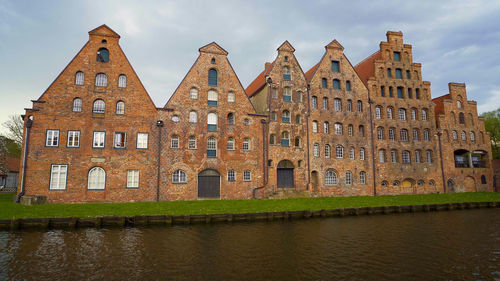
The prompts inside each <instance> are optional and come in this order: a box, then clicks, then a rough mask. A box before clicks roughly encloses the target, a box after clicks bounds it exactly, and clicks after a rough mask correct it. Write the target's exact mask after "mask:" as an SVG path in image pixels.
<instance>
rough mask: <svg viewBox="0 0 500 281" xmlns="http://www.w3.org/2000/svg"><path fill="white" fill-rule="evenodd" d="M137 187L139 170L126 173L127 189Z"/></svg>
mask: <svg viewBox="0 0 500 281" xmlns="http://www.w3.org/2000/svg"><path fill="white" fill-rule="evenodd" d="M138 187H139V170H128V171H127V188H138Z"/></svg>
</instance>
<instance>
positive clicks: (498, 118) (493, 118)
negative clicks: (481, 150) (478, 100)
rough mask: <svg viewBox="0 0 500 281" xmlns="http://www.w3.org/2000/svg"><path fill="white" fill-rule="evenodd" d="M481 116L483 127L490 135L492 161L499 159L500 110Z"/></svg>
mask: <svg viewBox="0 0 500 281" xmlns="http://www.w3.org/2000/svg"><path fill="white" fill-rule="evenodd" d="M481 116H482V117H484V126H485V128H486V131H488V132H489V133H490V139H491V150H492V151H493V159H499V158H500V108H498V109H497V110H493V111H489V112H485V113H483V114H482V115H481Z"/></svg>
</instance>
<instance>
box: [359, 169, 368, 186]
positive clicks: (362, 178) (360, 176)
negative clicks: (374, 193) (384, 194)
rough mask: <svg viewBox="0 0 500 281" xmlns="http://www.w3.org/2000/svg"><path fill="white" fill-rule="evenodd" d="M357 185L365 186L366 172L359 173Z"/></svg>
mask: <svg viewBox="0 0 500 281" xmlns="http://www.w3.org/2000/svg"><path fill="white" fill-rule="evenodd" d="M359 183H360V184H366V172H364V171H361V172H359Z"/></svg>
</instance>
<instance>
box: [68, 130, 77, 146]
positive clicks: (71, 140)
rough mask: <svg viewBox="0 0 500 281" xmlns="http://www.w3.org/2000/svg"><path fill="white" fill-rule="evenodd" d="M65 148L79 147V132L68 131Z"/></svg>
mask: <svg viewBox="0 0 500 281" xmlns="http://www.w3.org/2000/svg"><path fill="white" fill-rule="evenodd" d="M66 146H67V147H80V131H68V142H67V145H66Z"/></svg>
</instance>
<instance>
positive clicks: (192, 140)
mask: <svg viewBox="0 0 500 281" xmlns="http://www.w3.org/2000/svg"><path fill="white" fill-rule="evenodd" d="M188 149H196V137H195V136H190V137H189V138H188Z"/></svg>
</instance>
